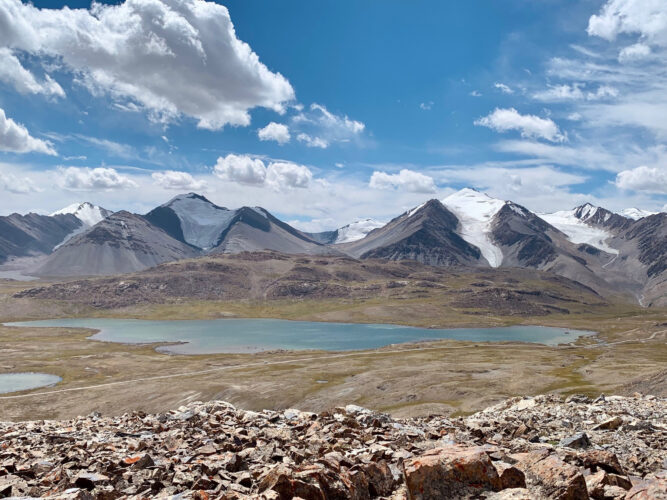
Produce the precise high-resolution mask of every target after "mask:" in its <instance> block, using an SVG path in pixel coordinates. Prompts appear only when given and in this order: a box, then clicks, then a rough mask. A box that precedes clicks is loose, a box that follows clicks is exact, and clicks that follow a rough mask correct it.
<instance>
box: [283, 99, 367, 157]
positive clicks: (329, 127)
mask: <svg viewBox="0 0 667 500" xmlns="http://www.w3.org/2000/svg"><path fill="white" fill-rule="evenodd" d="M292 126H293V127H292V128H296V129H297V130H298V131H299V134H298V135H297V140H298V141H300V142H303V143H305V144H306V146H308V147H317V148H327V147H329V146H330V145H331V144H333V143H346V142H351V141H352V140H355V139H358V138H359V137H360V136H361V134H363V132H364V130H365V129H366V125H364V124H363V123H362V122H360V121H357V120H352V119H351V118H349V117H347V116H340V115H336V114H334V113H332V112H330V111H329V110H328V109H327V108H325V107H324V106H322V105H321V104H311V105H310V108H309V109H308V111H300V112H299V113H298V114H297V115H295V116H294V117H293V118H292Z"/></svg>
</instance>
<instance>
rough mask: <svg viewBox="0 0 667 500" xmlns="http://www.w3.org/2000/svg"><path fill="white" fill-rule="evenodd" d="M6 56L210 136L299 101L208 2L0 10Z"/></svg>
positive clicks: (14, 4) (17, 0)
mask: <svg viewBox="0 0 667 500" xmlns="http://www.w3.org/2000/svg"><path fill="white" fill-rule="evenodd" d="M0 46H4V47H11V49H12V51H16V50H20V51H24V52H27V53H30V54H34V55H36V56H39V57H55V58H58V60H59V61H60V62H61V63H62V65H63V67H64V68H65V69H69V70H70V71H72V72H73V73H74V74H75V75H76V78H77V80H78V81H79V82H80V83H82V84H83V85H85V86H86V87H87V88H88V89H89V90H90V91H92V92H94V93H96V94H101V93H104V94H108V95H110V96H111V97H112V98H113V99H115V100H116V101H117V102H118V103H120V104H121V105H124V106H126V107H128V109H129V107H131V106H134V107H140V108H142V109H144V110H147V111H148V112H149V116H150V117H151V118H152V119H153V120H155V121H162V122H167V121H170V120H173V119H176V118H178V117H179V116H181V115H186V116H189V117H192V118H194V119H195V120H197V123H198V126H199V127H200V128H205V129H211V130H217V129H220V128H221V127H223V126H224V125H226V124H231V125H248V124H249V123H250V115H249V110H250V109H252V108H255V107H264V108H269V109H272V110H274V111H277V112H283V111H284V110H285V105H286V103H287V102H289V101H291V100H292V99H293V98H294V90H293V88H292V86H291V85H290V83H289V82H288V81H287V79H285V78H284V77H283V76H282V75H281V74H279V73H275V72H272V71H270V70H269V69H268V68H267V67H266V66H265V65H264V64H263V63H262V62H260V60H259V57H258V56H257V54H255V53H254V52H253V51H252V49H251V48H250V46H249V45H248V44H247V43H245V42H242V41H241V40H239V39H238V38H237V36H236V33H235V30H234V25H233V24H232V20H231V18H230V16H229V11H228V10H227V8H225V7H224V6H222V5H219V4H217V3H214V2H210V1H201V0H127V1H125V2H124V3H121V4H119V5H107V4H102V3H96V2H93V4H92V6H91V7H90V9H69V8H66V7H65V8H62V9H39V8H36V7H34V6H33V5H31V4H28V3H23V2H22V1H21V0H0Z"/></svg>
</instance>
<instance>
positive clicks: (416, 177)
mask: <svg viewBox="0 0 667 500" xmlns="http://www.w3.org/2000/svg"><path fill="white" fill-rule="evenodd" d="M368 185H369V186H370V187H371V188H373V189H399V190H404V191H408V192H411V193H435V192H436V186H435V181H434V180H433V178H432V177H429V176H428V175H424V174H422V173H419V172H415V171H414V170H408V169H406V168H404V169H403V170H401V171H400V172H399V173H397V174H388V173H386V172H378V171H375V172H373V175H371V179H370V182H369V183H368Z"/></svg>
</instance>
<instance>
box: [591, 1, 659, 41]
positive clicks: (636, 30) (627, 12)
mask: <svg viewBox="0 0 667 500" xmlns="http://www.w3.org/2000/svg"><path fill="white" fill-rule="evenodd" d="M588 34H589V35H591V36H598V37H601V38H604V39H606V40H609V41H611V40H615V39H616V38H617V37H618V35H620V34H630V35H632V34H637V35H640V36H641V37H643V38H644V39H646V40H648V41H649V42H652V43H656V44H660V45H667V3H665V2H664V0H607V2H606V3H605V4H604V5H603V6H602V9H601V10H600V12H599V13H598V14H597V15H593V16H591V18H590V19H589V21H588Z"/></svg>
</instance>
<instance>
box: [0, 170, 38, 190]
mask: <svg viewBox="0 0 667 500" xmlns="http://www.w3.org/2000/svg"><path fill="white" fill-rule="evenodd" d="M0 188H2V189H4V190H5V191H8V192H10V193H13V194H30V193H38V192H39V191H41V190H40V189H39V188H38V187H37V186H36V185H35V183H34V182H33V181H32V179H31V178H30V177H19V176H16V175H13V174H10V173H4V172H0Z"/></svg>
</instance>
